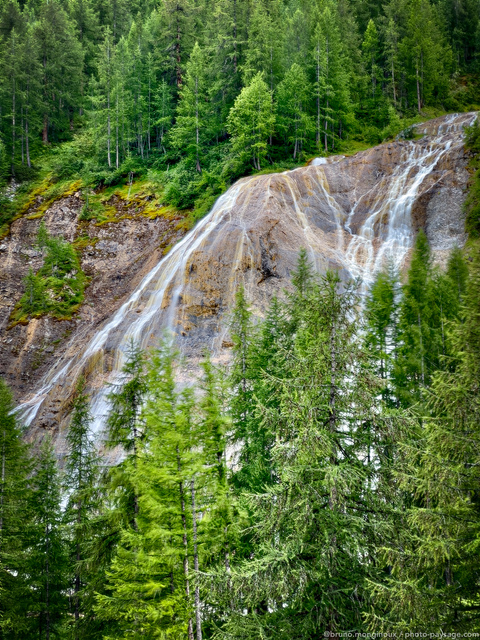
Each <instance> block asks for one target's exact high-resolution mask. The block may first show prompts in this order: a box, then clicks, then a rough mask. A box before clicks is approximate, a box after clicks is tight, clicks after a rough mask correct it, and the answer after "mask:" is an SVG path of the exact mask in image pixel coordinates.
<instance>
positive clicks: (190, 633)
mask: <svg viewBox="0 0 480 640" xmlns="http://www.w3.org/2000/svg"><path fill="white" fill-rule="evenodd" d="M177 469H178V472H179V473H180V471H181V469H182V467H181V464H180V452H179V449H178V447H177ZM178 487H179V490H180V508H181V513H182V526H183V547H184V550H185V555H184V558H183V574H184V576H185V594H186V596H187V604H188V605H189V604H190V579H189V576H188V537H187V518H186V514H185V492H184V488H183V482H182V480H180V481H179V483H178ZM188 640H194V637H193V622H192V618H189V619H188Z"/></svg>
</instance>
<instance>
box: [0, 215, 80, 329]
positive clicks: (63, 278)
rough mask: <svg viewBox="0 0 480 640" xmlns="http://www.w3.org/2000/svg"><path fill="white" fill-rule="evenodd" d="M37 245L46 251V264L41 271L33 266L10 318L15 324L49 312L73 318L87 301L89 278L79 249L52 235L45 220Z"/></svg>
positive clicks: (61, 316)
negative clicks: (85, 272) (80, 258)
mask: <svg viewBox="0 0 480 640" xmlns="http://www.w3.org/2000/svg"><path fill="white" fill-rule="evenodd" d="M37 248H38V249H39V251H42V252H43V254H44V260H43V266H42V267H41V269H40V270H39V271H38V272H37V273H34V272H33V271H32V269H30V271H29V273H28V275H27V276H26V277H25V292H24V294H23V296H22V297H21V298H20V300H19V302H18V303H17V305H16V306H15V308H14V310H13V311H12V315H11V318H10V322H11V323H14V324H15V323H17V322H27V321H28V319H29V318H31V317H34V318H38V317H40V316H42V315H45V314H50V315H51V316H52V317H54V318H57V319H64V318H70V317H71V316H72V314H73V313H74V312H75V311H77V309H78V308H79V306H80V305H81V304H82V302H83V297H84V289H85V284H86V282H87V278H86V276H85V274H84V273H83V271H82V268H81V266H80V260H79V258H78V254H77V252H76V250H75V248H74V247H73V246H72V245H71V244H70V243H69V242H67V241H66V240H64V239H63V238H60V237H52V236H50V235H49V234H48V232H47V230H46V228H45V225H44V224H43V222H42V224H41V225H40V228H39V231H38V236H37Z"/></svg>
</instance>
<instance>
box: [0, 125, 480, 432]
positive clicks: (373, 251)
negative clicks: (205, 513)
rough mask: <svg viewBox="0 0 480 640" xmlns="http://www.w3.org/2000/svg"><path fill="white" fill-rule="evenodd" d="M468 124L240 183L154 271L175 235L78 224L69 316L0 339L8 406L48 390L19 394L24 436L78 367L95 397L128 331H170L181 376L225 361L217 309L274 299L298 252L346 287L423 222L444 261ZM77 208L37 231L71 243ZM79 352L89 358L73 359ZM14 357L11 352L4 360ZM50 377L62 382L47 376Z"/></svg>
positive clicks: (223, 327) (404, 252)
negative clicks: (77, 270)
mask: <svg viewBox="0 0 480 640" xmlns="http://www.w3.org/2000/svg"><path fill="white" fill-rule="evenodd" d="M472 119H473V116H472V115H471V114H470V115H469V114H465V115H464V116H459V117H455V118H452V117H446V118H440V119H437V120H436V121H433V122H432V123H428V124H426V125H425V126H424V127H423V129H422V128H421V127H420V128H419V129H421V130H422V131H423V132H424V134H425V138H423V139H421V140H416V141H405V140H398V141H397V142H395V143H388V144H385V145H380V146H378V147H375V148H373V149H370V150H368V151H364V152H362V153H358V154H356V155H355V156H352V157H347V158H343V157H336V158H331V159H327V160H326V161H325V162H318V163H312V164H311V165H310V166H308V167H303V168H299V169H296V170H294V171H289V172H284V173H281V174H271V175H259V176H253V177H250V178H244V179H242V180H240V181H239V182H238V183H237V184H236V185H234V186H233V187H232V188H231V189H230V190H229V192H227V193H226V194H225V195H224V196H222V197H221V198H220V199H219V201H218V202H217V204H216V206H215V208H214V210H213V211H212V213H211V214H209V216H208V217H207V218H206V219H205V220H203V221H201V222H200V223H199V225H198V226H197V229H196V230H194V231H193V232H192V234H191V235H190V236H189V239H188V240H185V243H183V244H182V245H179V246H177V248H175V247H174V248H173V249H172V250H171V251H170V252H169V254H168V255H167V257H166V258H165V259H164V260H163V261H162V262H161V264H159V261H160V259H161V257H162V254H163V248H164V247H166V246H169V245H171V246H173V245H174V243H175V241H176V240H178V239H179V238H180V237H181V236H182V232H181V231H176V230H175V227H174V224H172V223H169V222H167V221H165V220H162V219H158V220H155V221H150V220H145V219H141V218H135V219H124V220H121V221H120V222H118V223H116V224H105V225H101V226H96V225H95V224H94V223H89V224H84V225H83V227H82V234H83V235H85V234H86V235H88V236H89V237H90V238H91V239H92V240H91V241H89V244H88V246H87V249H86V250H85V251H84V253H83V257H82V267H83V269H84V271H85V273H88V274H89V275H90V274H91V276H92V282H91V284H90V286H89V287H88V288H87V300H86V303H85V304H84V305H83V306H82V308H81V310H80V314H79V320H78V321H75V322H73V321H71V322H68V323H67V322H57V323H55V322H53V321H50V322H48V321H46V320H45V321H44V320H41V321H38V322H37V323H36V324H35V323H33V322H31V323H30V324H29V325H28V326H27V327H15V328H14V329H12V331H11V335H12V337H14V338H15V339H14V342H13V343H12V344H9V345H6V344H3V343H0V347H1V349H4V352H3V354H4V355H2V351H1V349H0V366H3V368H4V369H6V370H7V372H8V377H9V379H10V380H11V381H13V384H14V386H15V385H17V386H16V387H15V388H16V392H17V396H18V397H19V398H20V397H22V398H26V399H28V398H29V396H28V394H27V391H30V392H32V391H33V390H34V389H35V388H38V387H40V386H41V383H40V379H43V383H42V384H45V381H47V382H46V383H47V385H48V386H49V392H48V397H47V398H46V399H45V401H43V398H37V397H36V396H35V395H34V394H33V395H32V393H30V398H33V402H34V403H35V402H37V403H38V404H37V405H35V404H34V405H33V406H39V407H40V408H39V410H38V414H37V420H36V422H34V425H36V426H34V427H33V429H40V428H41V425H46V426H48V428H49V429H53V428H55V427H54V424H55V421H56V423H57V425H59V426H61V425H62V424H63V423H64V422H65V420H66V417H67V415H68V406H69V405H68V403H69V399H70V398H71V395H72V393H73V388H74V384H75V380H76V378H77V377H78V375H79V374H80V373H83V374H84V375H86V376H87V379H88V384H89V387H90V389H91V391H92V393H93V394H94V396H95V397H97V398H98V397H100V396H99V395H98V394H99V393H101V392H100V391H99V390H101V389H102V385H103V383H104V382H105V381H108V379H109V375H110V372H111V371H112V370H115V367H116V366H117V363H118V358H117V355H118V351H119V349H124V348H125V344H126V341H127V340H128V337H129V336H131V335H133V333H134V334H135V335H136V336H140V337H141V340H142V345H143V346H144V347H150V346H155V345H156V344H157V342H158V339H159V337H160V336H161V335H162V332H163V330H164V329H165V327H171V328H172V329H173V330H174V331H175V332H176V333H177V337H178V343H179V346H180V348H181V350H182V352H183V353H184V355H185V356H186V362H187V364H186V367H185V371H184V372H183V373H182V375H183V381H185V382H186V381H188V379H189V378H191V376H192V375H194V373H195V371H196V367H197V365H198V361H199V359H200V357H201V355H202V353H203V351H204V349H205V347H208V348H209V349H210V351H212V352H213V353H214V357H215V358H216V359H217V361H218V362H220V363H224V362H226V361H227V360H228V358H229V357H230V353H231V346H232V345H231V339H230V336H229V335H228V329H227V323H226V319H227V318H226V314H228V313H229V311H230V309H231V308H232V305H233V302H234V296H235V291H236V290H237V288H238V286H239V285H240V284H243V285H244V286H245V289H246V293H247V296H248V298H249V300H250V301H251V303H252V306H253V308H254V311H255V313H256V314H258V315H259V316H262V315H263V314H264V313H265V311H266V309H267V308H268V306H269V303H270V301H271V299H272V297H273V296H274V295H277V296H282V295H284V290H285V288H286V287H288V282H289V277H290V274H291V273H292V270H293V269H294V268H295V264H296V261H297V256H298V252H299V250H300V248H302V247H305V248H306V249H307V251H308V253H309V256H310V258H311V259H312V260H313V261H314V262H315V264H316V267H317V269H319V270H320V271H325V270H326V269H327V268H332V269H337V270H338V271H339V273H340V275H341V277H342V278H344V279H347V278H351V277H357V276H361V277H363V278H364V280H367V281H368V280H369V279H371V278H372V277H373V274H374V271H375V269H377V268H379V267H380V266H381V265H382V264H383V262H384V261H385V260H386V259H387V257H389V256H390V255H392V256H393V258H394V259H395V260H396V262H397V264H398V265H399V266H400V267H403V266H405V265H406V264H408V260H409V253H410V248H411V246H412V245H413V240H414V236H415V233H416V231H418V229H419V228H424V229H425V230H426V233H427V235H428V237H429V240H430V242H431V245H432V248H433V252H434V255H435V256H436V257H437V259H438V260H439V261H443V260H444V259H445V256H446V254H447V252H448V251H449V250H450V248H451V247H453V246H454V245H455V244H458V245H462V244H463V243H464V241H465V233H464V214H463V212H462V205H463V202H464V199H465V187H466V184H467V181H468V172H467V170H466V165H467V160H468V159H467V157H466V156H465V152H464V148H463V143H462V137H461V130H462V126H463V125H465V124H468V123H469V122H471V121H472ZM80 206H81V203H80V202H79V201H78V199H76V198H70V199H69V201H68V202H65V203H63V204H62V205H59V206H58V207H52V210H51V211H50V212H49V215H50V217H49V218H48V224H49V225H50V227H51V228H52V229H57V230H58V229H60V228H64V229H66V232H67V233H71V234H73V235H72V237H73V236H75V234H76V233H77V234H78V233H79V232H78V230H77V229H78V223H76V222H75V220H78V213H79V210H80ZM15 225H18V227H16V228H15V229H14V230H13V232H12V233H13V235H14V236H15V238H16V240H15V241H14V242H13V244H12V245H11V246H10V247H9V248H8V249H7V251H6V252H4V254H2V255H3V256H4V255H5V253H6V254H7V255H8V260H10V262H8V260H7V263H8V264H9V265H10V267H9V269H10V273H12V276H11V279H10V280H8V279H7V282H8V288H9V289H10V291H12V288H11V282H13V281H14V280H15V277H17V280H16V283H17V286H19V287H20V289H21V285H20V283H19V280H18V277H20V278H21V276H19V274H20V273H22V272H23V274H24V273H25V272H26V269H28V267H27V266H26V265H24V264H23V263H20V261H19V258H18V257H15V246H22V247H24V248H28V246H32V238H34V235H35V230H34V229H33V228H30V227H29V226H28V225H26V222H25V221H23V220H19V221H17V222H16V223H15ZM76 225H77V226H76ZM15 234H16V235H15ZM22 234H25V238H28V240H26V241H24V239H23V235H22ZM29 234H30V235H29ZM1 260H3V261H5V258H4V257H2V259H1ZM35 260H37V258H36V257H33V256H32V261H35ZM0 262H1V261H0ZM0 268H1V267H0ZM15 270H16V271H15ZM22 270H23V271H22ZM13 271H15V274H13ZM17 272H18V274H17ZM142 278H144V280H142ZM20 282H21V280H20ZM141 282H143V284H142V285H141V286H140V287H139V289H138V290H137V291H136V293H135V295H134V296H133V297H129V296H131V294H132V293H133V292H134V291H135V288H136V287H138V286H139V285H140V283H141ZM13 291H15V287H13ZM17 295H18V292H17ZM4 300H6V296H5V297H4ZM128 300H130V302H128V304H125V306H124V307H121V305H122V304H123V303H126V302H127V301H128ZM4 305H5V306H4V308H5V309H6V302H4ZM120 307H121V308H122V309H123V310H122V311H121V312H119V313H118V315H115V313H116V312H117V310H118V309H119V308H120ZM67 333H68V337H67V338H65V339H63V338H61V335H66V334H67ZM59 338H60V342H59V347H58V348H56V349H55V352H54V353H51V354H50V353H48V352H46V350H44V356H45V361H44V363H43V364H41V365H39V367H38V371H37V370H36V371H33V375H32V378H31V379H30V380H29V381H28V384H27V383H25V388H24V389H20V387H19V381H20V378H21V375H20V374H21V373H22V372H25V371H29V370H30V369H31V366H30V363H31V358H32V357H33V356H30V355H29V354H30V352H28V350H27V346H28V344H29V343H30V344H36V343H39V342H40V341H44V342H42V344H44V343H48V344H52V343H55V342H56V341H57V340H58V339H59ZM93 338H94V339H95V342H92V339H93ZM87 345H90V348H89V351H88V353H89V355H88V357H84V356H83V354H84V353H85V351H86V349H87ZM11 349H13V350H14V351H15V353H16V358H12V357H11V355H9V354H8V351H9V350H11ZM9 358H10V360H9ZM49 367H50V368H51V370H52V373H48V370H49V369H48V368H49ZM52 367H53V368H52ZM64 367H65V369H64ZM57 371H59V372H62V373H61V375H60V374H59V375H58V376H56V375H55V373H56V372H57ZM35 398H37V399H35ZM99 406H101V403H99ZM52 407H56V409H55V411H53V410H52ZM52 416H55V417H52ZM99 421H100V422H101V417H99ZM59 426H58V427H57V428H58V429H59V428H60V427H59ZM59 433H61V431H59Z"/></svg>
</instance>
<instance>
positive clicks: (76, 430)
mask: <svg viewBox="0 0 480 640" xmlns="http://www.w3.org/2000/svg"><path fill="white" fill-rule="evenodd" d="M91 421H92V417H91V414H90V406H89V398H88V396H87V395H86V394H85V381H84V380H83V379H80V381H79V383H78V385H77V389H76V397H75V399H74V402H73V412H72V419H71V421H70V425H69V429H68V433H67V437H66V441H67V447H68V453H67V458H66V463H65V473H66V479H65V489H66V492H67V496H68V502H67V506H66V510H65V514H64V519H65V523H66V525H67V528H68V532H69V538H70V539H69V542H70V549H69V557H70V558H69V559H70V563H71V566H72V568H73V571H72V574H71V588H72V605H73V606H72V609H73V618H74V619H73V622H72V630H71V631H72V634H71V635H72V637H73V638H74V639H75V640H80V638H86V637H91V634H92V627H93V628H94V629H95V619H94V618H95V616H94V613H93V609H92V607H93V595H94V591H93V590H94V588H95V585H94V584H92V583H93V576H94V575H95V568H94V567H92V566H89V562H88V560H89V558H88V555H89V550H90V548H91V546H92V544H93V539H92V538H93V536H94V532H95V529H94V527H93V523H94V520H95V519H96V518H97V517H98V509H99V501H100V500H99V495H98V489H99V487H98V481H99V459H98V456H97V452H96V447H95V442H94V440H93V436H92V433H91V432H90V424H91Z"/></svg>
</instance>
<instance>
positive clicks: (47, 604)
mask: <svg viewBox="0 0 480 640" xmlns="http://www.w3.org/2000/svg"><path fill="white" fill-rule="evenodd" d="M45 536H46V545H47V547H46V554H45V556H46V563H45V575H46V578H47V583H46V593H45V638H46V640H50V563H49V556H48V554H49V553H50V544H49V543H50V531H49V528H48V525H47V527H46V530H45Z"/></svg>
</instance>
